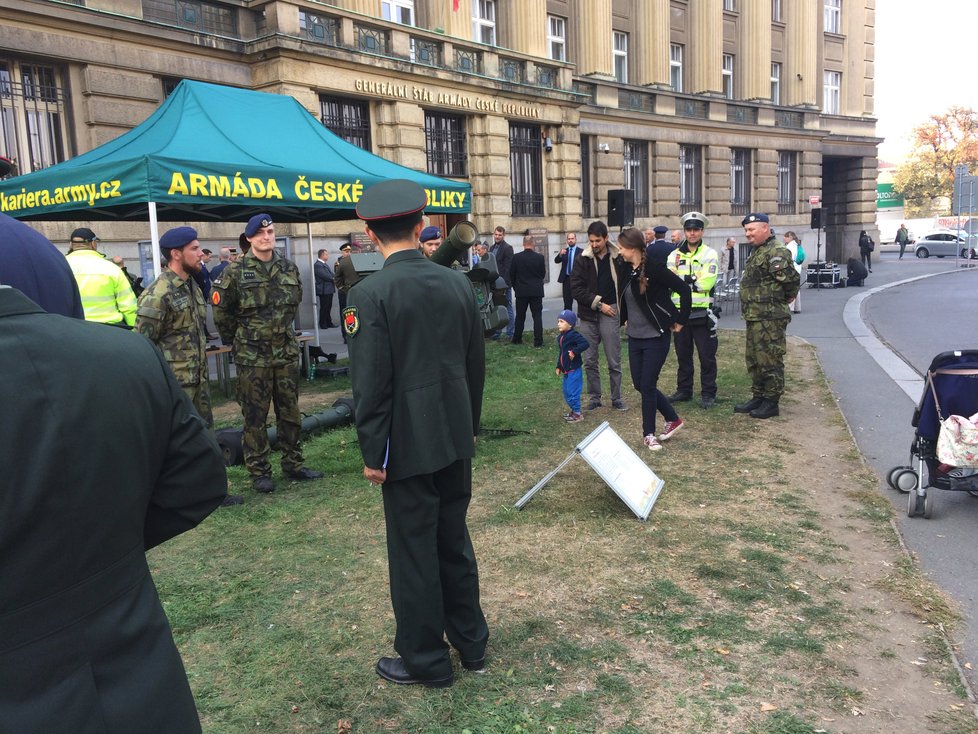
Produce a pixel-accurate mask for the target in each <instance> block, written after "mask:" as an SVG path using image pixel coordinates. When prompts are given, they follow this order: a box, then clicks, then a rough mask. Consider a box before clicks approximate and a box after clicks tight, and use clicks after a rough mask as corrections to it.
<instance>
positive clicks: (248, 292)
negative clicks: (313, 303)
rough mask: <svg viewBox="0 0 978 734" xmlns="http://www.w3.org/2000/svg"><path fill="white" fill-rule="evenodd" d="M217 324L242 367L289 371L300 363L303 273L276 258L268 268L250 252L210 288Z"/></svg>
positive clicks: (274, 255) (289, 262) (281, 258)
mask: <svg viewBox="0 0 978 734" xmlns="http://www.w3.org/2000/svg"><path fill="white" fill-rule="evenodd" d="M211 288H212V291H211V303H212V304H213V306H214V323H215V324H216V325H217V330H218V331H219V332H220V334H221V339H222V341H223V342H224V343H225V344H229V345H232V346H233V347H234V360H235V362H237V363H238V364H244V365H251V366H254V367H284V366H285V365H288V364H291V363H292V362H294V361H296V360H297V359H298V358H299V343H298V342H297V341H296V338H295V328H294V327H293V324H292V322H293V321H294V320H295V316H296V313H297V312H298V310H299V304H300V303H301V302H302V280H301V279H300V278H299V268H297V267H296V265H295V263H293V262H292V261H291V260H286V259H285V258H283V257H282V256H281V255H279V254H278V253H277V252H276V253H273V255H272V259H271V260H269V261H268V262H267V263H265V262H262V261H261V260H259V259H258V258H257V257H255V256H254V255H253V254H252V253H251V252H249V253H247V254H246V255H245V256H244V257H243V258H241V259H240V260H238V261H237V262H234V263H231V264H230V265H228V266H227V267H226V268H224V271H223V272H222V273H221V275H220V277H219V278H218V279H217V280H215V281H213V283H212V284H211Z"/></svg>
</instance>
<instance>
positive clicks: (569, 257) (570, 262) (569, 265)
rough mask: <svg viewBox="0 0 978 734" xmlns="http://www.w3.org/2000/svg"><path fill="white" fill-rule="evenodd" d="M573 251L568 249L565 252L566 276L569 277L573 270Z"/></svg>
mask: <svg viewBox="0 0 978 734" xmlns="http://www.w3.org/2000/svg"><path fill="white" fill-rule="evenodd" d="M574 250H575V248H573V247H572V248H570V249H569V250H568V251H567V274H568V275H570V274H571V272H572V271H573V270H574Z"/></svg>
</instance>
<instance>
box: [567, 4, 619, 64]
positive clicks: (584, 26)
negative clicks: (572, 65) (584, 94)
mask: <svg viewBox="0 0 978 734" xmlns="http://www.w3.org/2000/svg"><path fill="white" fill-rule="evenodd" d="M578 8H579V10H580V12H581V18H580V23H576V24H575V25H576V26H577V32H578V35H577V48H578V50H579V52H580V55H581V58H580V59H579V60H578V62H577V68H578V71H579V73H580V74H581V75H582V76H589V75H600V76H605V77H609V78H613V77H614V68H613V66H612V63H611V0H586V2H581V3H579V4H578Z"/></svg>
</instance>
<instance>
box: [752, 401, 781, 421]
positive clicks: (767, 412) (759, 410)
mask: <svg viewBox="0 0 978 734" xmlns="http://www.w3.org/2000/svg"><path fill="white" fill-rule="evenodd" d="M776 415H781V411H779V410H778V401H777V400H768V399H767V398H764V399H763V400H761V404H760V405H759V406H758V407H756V408H754V410H752V411H751V412H750V417H751V418H774V416H776Z"/></svg>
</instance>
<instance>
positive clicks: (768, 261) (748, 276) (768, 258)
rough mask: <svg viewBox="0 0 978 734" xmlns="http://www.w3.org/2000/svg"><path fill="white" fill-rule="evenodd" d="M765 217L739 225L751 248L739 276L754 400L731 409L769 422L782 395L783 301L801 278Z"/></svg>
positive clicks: (790, 297)
mask: <svg viewBox="0 0 978 734" xmlns="http://www.w3.org/2000/svg"><path fill="white" fill-rule="evenodd" d="M769 222H770V220H769V219H768V216H767V214H759V213H754V214H748V215H747V216H746V217H744V220H743V222H741V224H743V225H744V233H745V235H746V236H747V241H748V242H749V243H750V244H751V246H752V247H753V248H754V249H753V251H752V252H751V254H750V257H749V258H748V259H747V264H746V265H745V266H744V272H743V275H742V276H741V278H740V303H741V312H742V313H743V316H744V321H746V322H747V348H746V352H745V355H746V362H747V372H748V374H749V375H750V378H751V392H752V393H753V397H752V398H751V399H750V400H748V401H747V402H745V403H740V404H739V405H737V406H735V407H734V412H735V413H749V414H750V416H751V417H752V418H773V417H774V416H776V415H778V414H779V409H778V402H779V400H780V399H781V394H782V393H783V392H784V354H785V330H786V329H787V328H788V322H789V321H791V311H790V310H789V308H788V303H790V302H791V301H792V300H794V298H795V296H796V295H798V287H799V284H800V278H799V275H798V271H797V270H795V266H794V262H793V261H792V258H791V253H789V252H788V249H787V248H786V247H784V245H782V244H781V243H780V242H778V240H777V239H776V238H775V237H774V235H773V234H772V233H771V225H770V223H769Z"/></svg>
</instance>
